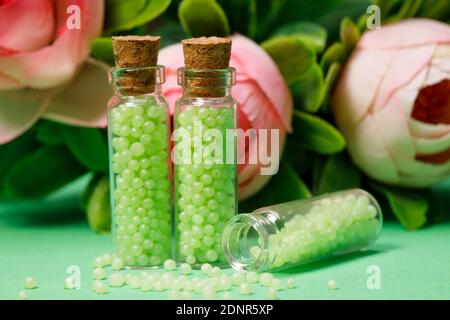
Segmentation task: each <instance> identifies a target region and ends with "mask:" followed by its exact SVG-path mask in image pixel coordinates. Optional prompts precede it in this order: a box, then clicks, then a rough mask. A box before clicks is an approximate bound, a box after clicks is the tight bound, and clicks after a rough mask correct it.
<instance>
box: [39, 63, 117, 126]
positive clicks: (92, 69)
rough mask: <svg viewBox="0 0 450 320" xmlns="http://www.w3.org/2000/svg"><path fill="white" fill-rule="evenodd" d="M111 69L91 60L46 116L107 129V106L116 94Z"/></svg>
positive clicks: (63, 91)
mask: <svg viewBox="0 0 450 320" xmlns="http://www.w3.org/2000/svg"><path fill="white" fill-rule="evenodd" d="M108 69H109V66H108V65H106V64H104V63H102V62H99V61H96V60H93V59H88V60H87V61H86V63H85V64H84V66H83V68H82V69H81V71H80V73H79V74H78V75H77V76H76V77H75V78H74V80H73V81H72V82H71V83H69V84H67V85H66V86H65V87H64V88H63V89H62V90H61V91H60V92H59V93H58V94H57V95H56V96H55V97H54V98H53V99H52V100H51V101H50V104H49V106H48V109H47V111H46V112H45V114H44V116H45V117H46V118H48V119H52V120H56V121H61V122H64V123H67V124H71V125H76V126H84V127H105V126H106V123H107V116H106V114H107V104H108V100H109V99H110V98H111V96H112V95H113V92H112V89H111V86H110V85H109V83H108ZM93 87H95V90H92V88H93Z"/></svg>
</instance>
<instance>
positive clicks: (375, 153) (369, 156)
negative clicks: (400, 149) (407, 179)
mask: <svg viewBox="0 0 450 320" xmlns="http://www.w3.org/2000/svg"><path fill="white" fill-rule="evenodd" d="M341 127H342V128H343V129H342V131H343V133H344V135H345V137H346V139H347V142H348V150H349V152H350V155H351V157H352V159H353V161H354V162H355V163H356V164H357V165H358V166H359V167H360V168H361V169H362V170H363V171H364V172H366V173H367V174H368V175H369V176H371V177H372V178H374V179H376V180H380V181H384V182H388V183H397V182H398V181H399V175H398V173H397V169H396V167H395V165H394V162H393V161H392V159H391V157H390V156H389V152H388V150H387V148H386V145H385V144H384V142H383V140H382V139H380V132H379V129H378V128H377V125H376V123H375V120H374V119H373V117H372V116H370V115H368V116H367V117H365V118H364V119H363V120H362V121H361V122H359V123H358V124H357V125H348V126H341ZM367 146H370V148H367Z"/></svg>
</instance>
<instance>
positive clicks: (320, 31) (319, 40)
mask: <svg viewBox="0 0 450 320" xmlns="http://www.w3.org/2000/svg"><path fill="white" fill-rule="evenodd" d="M274 35H275V36H295V37H297V38H298V39H299V40H301V41H303V42H305V43H306V44H307V45H309V46H311V47H312V48H314V49H315V51H316V52H317V53H320V52H322V51H323V50H324V49H325V46H326V43H327V31H326V30H325V29H324V28H323V27H322V26H320V25H318V24H316V23H311V22H294V23H289V24H287V25H284V26H282V27H280V28H278V29H277V30H276V31H275V33H274Z"/></svg>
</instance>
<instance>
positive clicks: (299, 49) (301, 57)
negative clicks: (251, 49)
mask: <svg viewBox="0 0 450 320" xmlns="http://www.w3.org/2000/svg"><path fill="white" fill-rule="evenodd" d="M261 46H262V47H263V48H264V49H265V50H266V51H267V52H268V53H269V55H270V56H271V57H272V59H273V60H274V61H275V63H276V64H277V65H278V68H279V69H280V71H281V73H282V74H283V76H284V78H285V80H286V81H287V82H288V83H289V84H292V83H295V82H296V81H297V80H299V79H300V78H301V76H302V74H303V73H304V72H305V71H306V70H308V68H309V67H310V66H311V64H312V63H313V62H314V61H315V59H316V55H315V52H314V50H313V49H312V48H311V47H309V46H307V45H306V44H305V43H303V42H301V41H300V40H299V39H298V38H296V37H293V36H277V37H274V38H271V39H269V40H267V41H265V42H263V43H262V44H261Z"/></svg>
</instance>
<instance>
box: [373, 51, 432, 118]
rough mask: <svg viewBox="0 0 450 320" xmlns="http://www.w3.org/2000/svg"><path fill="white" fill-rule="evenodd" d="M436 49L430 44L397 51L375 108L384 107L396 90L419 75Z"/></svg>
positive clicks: (375, 102)
mask: <svg viewBox="0 0 450 320" xmlns="http://www.w3.org/2000/svg"><path fill="white" fill-rule="evenodd" d="M435 50H436V46H435V45H429V46H424V47H417V48H408V49H404V50H398V51H396V52H395V56H394V58H393V59H392V61H391V64H390V66H389V69H388V72H387V73H386V74H385V75H384V77H383V79H382V82H381V84H380V87H379V89H378V92H377V95H376V98H375V101H374V103H373V109H374V110H378V109H381V108H383V107H384V106H385V105H386V104H387V102H388V100H389V99H390V98H391V97H392V95H393V94H394V93H395V91H397V90H398V89H399V88H401V87H402V86H405V85H407V84H408V83H409V82H410V81H411V80H412V79H414V78H415V77H416V76H418V75H419V74H420V72H421V70H422V69H424V68H426V67H427V66H428V64H429V63H430V61H431V60H432V57H433V54H434V51H435Z"/></svg>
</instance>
